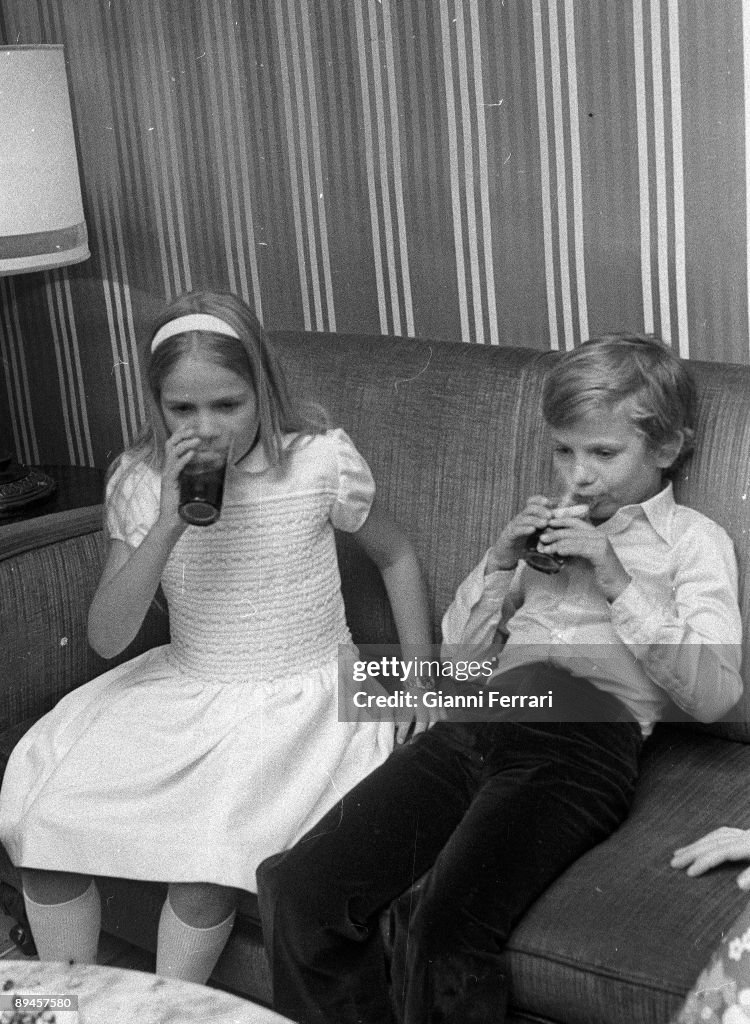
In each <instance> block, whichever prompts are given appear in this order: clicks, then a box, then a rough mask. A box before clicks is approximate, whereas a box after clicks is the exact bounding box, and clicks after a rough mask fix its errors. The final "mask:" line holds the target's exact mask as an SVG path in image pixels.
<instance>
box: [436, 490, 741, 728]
mask: <svg viewBox="0 0 750 1024" xmlns="http://www.w3.org/2000/svg"><path fill="white" fill-rule="evenodd" d="M597 529H598V530H601V531H603V532H604V533H606V535H607V536H608V537H609V539H610V542H611V544H612V547H613V548H614V551H615V553H616V555H617V557H618V558H619V559H620V561H621V562H622V564H623V566H624V568H625V569H626V571H627V572H628V574H629V575H630V577H631V582H630V583H629V584H628V586H627V587H626V588H625V590H624V591H623V592H622V594H620V596H619V597H618V598H617V599H616V600H615V601H613V602H612V603H611V604H610V603H609V602H608V601H607V600H606V598H605V597H604V594H603V593H602V591H601V590H600V588H599V586H598V584H597V582H596V579H595V576H594V571H593V568H592V566H591V564H590V563H589V562H587V561H586V560H585V559H582V558H573V559H570V560H569V561H568V563H567V564H566V565H565V567H564V568H563V569H562V570H561V572H559V573H558V574H557V575H550V576H548V575H545V574H544V573H541V572H539V571H538V570H536V569H532V568H530V567H529V566H527V565H526V563H525V562H519V563H518V566H517V567H516V569H511V570H508V571H503V570H500V571H497V572H493V573H490V574H489V575H485V567H486V563H487V557H488V554H489V552H487V554H485V556H484V558H483V559H482V561H481V562H480V563H479V565H478V566H477V567H476V568H475V569H474V570H473V571H472V572H471V573H470V574H469V575H468V576H467V578H466V579H465V580H464V581H463V583H462V584H461V586H460V587H459V588H458V592H457V593H456V597H455V599H454V601H453V603H452V604H451V606H450V607H449V608H448V610H447V612H446V613H445V616H444V617H443V657H444V658H445V659H446V660H448V661H455V660H456V658H458V657H460V658H464V657H470V658H474V659H478V660H481V652H482V651H485V650H486V648H487V647H488V646H489V645H490V644H491V643H493V642H495V641H496V640H498V639H502V637H503V636H507V641H506V643H505V646H504V647H503V649H502V652H501V653H500V656H499V660H498V666H497V670H496V671H497V672H498V673H500V672H505V671H507V670H508V669H510V668H514V667H516V666H518V665H522V664H529V663H531V662H539V661H544V662H549V663H551V664H554V665H557V666H560V667H562V668H566V669H569V670H570V671H571V672H574V673H575V674H576V675H578V676H583V677H585V678H587V679H589V680H590V681H591V682H592V683H594V685H596V686H597V687H599V688H600V689H601V690H603V691H606V692H608V693H612V694H614V695H615V696H616V697H618V698H619V699H620V700H621V701H622V702H623V704H625V705H626V707H627V708H628V709H629V710H630V711H631V712H632V714H633V715H634V716H635V718H636V719H637V720H638V722H639V723H640V725H641V729H642V730H643V733H644V735H648V734H649V733H650V731H651V729H652V728H653V725H654V723H655V722H657V721H659V719H660V718H661V717H663V715H664V712H665V709H666V708H667V707H668V705H669V702H670V700H671V701H673V702H674V704H676V705H677V706H678V707H680V708H682V710H683V711H686V712H687V713H688V714H689V715H691V716H693V717H694V718H696V719H698V720H699V721H701V722H712V721H715V720H716V719H718V718H720V717H721V716H722V715H724V714H726V712H727V711H729V709H730V708H731V707H733V706H734V705H735V704H736V703H737V701H738V700H739V699H740V697H741V695H742V680H741V677H740V662H741V657H742V648H741V644H742V621H741V617H740V610H739V606H738V601H737V561H736V558H735V554H734V548H733V547H732V542H731V540H730V539H729V537H728V536H727V534H726V533H725V531H724V530H723V529H722V528H721V527H720V526H719V525H718V524H717V523H715V522H713V520H711V519H709V518H708V517H707V516H704V515H702V514H701V513H700V512H696V511H695V510H694V509H691V508H687V507H686V506H684V505H678V504H677V503H676V502H675V500H674V496H673V493H672V485H671V484H669V485H668V486H667V487H665V488H664V490H663V491H661V492H660V493H659V494H657V495H655V496H654V497H653V498H649V499H648V500H647V501H644V502H642V503H641V504H639V505H626V506H623V507H622V508H620V509H618V511H617V512H616V513H615V514H614V515H613V516H612V517H611V518H610V519H608V520H607V521H606V522H604V523H602V524H600V525H599V526H598V527H597Z"/></svg>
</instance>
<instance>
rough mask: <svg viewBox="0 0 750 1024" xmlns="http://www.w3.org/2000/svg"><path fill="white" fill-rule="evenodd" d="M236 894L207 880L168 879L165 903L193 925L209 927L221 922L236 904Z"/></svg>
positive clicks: (232, 890) (237, 896) (186, 922)
mask: <svg viewBox="0 0 750 1024" xmlns="http://www.w3.org/2000/svg"><path fill="white" fill-rule="evenodd" d="M238 898H239V893H238V891H237V890H236V889H230V888H228V887H227V886H223V885H214V884H212V883H210V882H172V883H171V884H170V886H169V902H170V903H171V905H172V910H174V912H175V914H176V915H177V916H178V917H179V919H180V920H181V921H184V923H185V924H188V925H190V926H191V927H193V928H212V927H213V926H214V925H217V924H220V923H221V922H222V921H225V920H226V919H227V918H228V917H229V915H230V914H231V913H232V911H233V910H235V909H236V907H237V900H238Z"/></svg>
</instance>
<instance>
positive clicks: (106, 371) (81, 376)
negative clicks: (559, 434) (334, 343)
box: [0, 0, 750, 465]
mask: <svg viewBox="0 0 750 1024" xmlns="http://www.w3.org/2000/svg"><path fill="white" fill-rule="evenodd" d="M0 42H2V43H4V44H8V43H21V44H24V43H36V42H42V43H62V44H64V46H65V48H66V59H67V65H68V70H69V80H70V85H71V102H72V108H73V115H74V122H75V128H76V140H77V146H78V154H79V162H80V167H81V177H82V188H83V196H84V208H85V212H86V218H87V223H88V228H89V237H90V245H91V251H92V256H91V259H90V260H89V261H88V262H87V263H86V264H82V265H80V266H78V267H71V268H69V269H67V270H63V271H60V272H58V273H57V274H55V275H51V276H44V275H26V276H24V277H19V278H17V279H13V280H12V281H8V282H0V303H1V304H2V308H1V309H0V326H1V327H2V334H1V335H0V375H2V379H0V433H1V435H2V443H3V445H4V446H8V445H10V444H13V445H14V446H15V448H16V450H17V452H18V455H19V457H21V458H22V459H23V460H25V461H37V460H38V461H40V462H44V461H47V462H51V463H54V462H58V461H70V462H78V463H83V464H90V463H92V462H93V463H96V464H99V465H103V464H105V463H106V462H108V461H109V460H110V459H111V457H112V455H113V454H115V453H116V452H117V451H119V450H121V449H122V448H123V447H124V446H126V445H128V444H130V443H132V441H133V439H134V438H135V436H136V435H137V433H138V431H139V430H140V428H141V426H142V424H143V422H144V417H145V413H146V408H147V403H146V400H145V398H146V396H145V395H144V392H143V385H142V383H141V367H140V366H139V347H140V346H142V345H144V344H145V343H146V341H147V338H148V333H149V328H150V325H151V323H152V321H153V318H154V316H155V315H156V314H157V313H158V312H159V311H160V310H161V309H162V308H163V306H164V303H165V301H167V300H169V299H171V298H172V297H174V296H175V295H177V294H178V293H180V292H183V291H186V290H188V289H191V288H211V289H219V290H221V289H227V290H231V291H235V292H237V293H238V294H239V295H241V296H242V297H243V298H245V299H246V300H247V301H248V302H249V303H250V304H251V305H252V306H253V307H254V308H255V309H256V311H257V312H258V314H259V316H260V317H261V318H262V322H263V323H264V325H265V326H266V327H267V328H269V329H272V330H273V329H274V328H279V329H293V328H296V327H301V328H307V329H311V330H321V331H335V330H337V329H338V330H342V331H346V332H347V333H350V332H351V333H358V334H377V333H386V334H394V335H406V336H411V335H414V336H421V337H430V338H445V339H447V340H450V341H461V342H470V343H478V344H491V345H506V344H521V345H526V346H532V347H535V348H539V349H545V348H552V349H570V348H571V347H573V346H575V345H577V344H579V343H580V341H581V340H582V339H583V338H585V337H588V336H590V335H592V334H597V333H602V332H604V331H609V330H646V331H654V332H657V333H659V334H661V335H662V336H663V337H664V338H665V339H667V340H668V341H669V342H670V343H671V344H672V345H673V346H674V348H675V350H676V351H679V353H680V354H682V355H683V356H692V357H698V358H707V359H711V358H720V359H726V360H736V361H739V362H748V361H750V342H749V341H748V336H750V327H749V326H748V322H749V316H748V307H749V304H750V241H749V239H750V212H749V211H750V156H749V155H748V154H749V153H750V143H749V142H748V140H749V139H750V112H749V111H750V15H748V10H747V3H746V2H745V0H722V3H721V4H717V3H715V2H713V0H692V2H691V3H689V4H687V3H681V2H680V0H626V2H622V0H587V2H585V3H583V2H576V0H503V2H501V3H483V2H482V0H435V2H434V3H429V4H428V3H424V2H422V0H350V2H349V3H346V4H341V3H334V2H333V0H316V2H312V0H278V2H270V0H259V2H257V3H247V2H246V0H225V2H223V3H221V4H217V3H211V2H210V0H195V2H194V3H191V4H181V3H179V0H131V3H128V4H124V3H111V4H110V3H101V2H99V0H35V2H34V3H29V2H28V0H4V4H3V16H2V19H0ZM743 208H744V213H741V212H740V211H742V210H743Z"/></svg>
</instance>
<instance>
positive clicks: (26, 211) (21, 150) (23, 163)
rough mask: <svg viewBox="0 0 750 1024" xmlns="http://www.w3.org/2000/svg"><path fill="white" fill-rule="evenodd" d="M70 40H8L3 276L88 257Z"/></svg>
mask: <svg viewBox="0 0 750 1024" xmlns="http://www.w3.org/2000/svg"><path fill="white" fill-rule="evenodd" d="M90 255H91V254H90V253H89V246H88V234H87V231H86V222H85V221H84V218H83V204H82V202H81V185H80V181H79V178H78V162H77V160H76V148H75V139H74V137H73V119H72V116H71V112H70V97H69V95H68V79H67V76H66V74H65V56H64V53H63V47H62V46H54V45H53V46H41V45H40V46H0V275H6V274H23V273H26V272H27V271H35V270H50V269H52V268H54V267H63V266H66V265H67V264H69V263H80V262H81V260H85V259H88V257H89V256H90Z"/></svg>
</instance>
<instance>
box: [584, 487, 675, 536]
mask: <svg viewBox="0 0 750 1024" xmlns="http://www.w3.org/2000/svg"><path fill="white" fill-rule="evenodd" d="M675 505H676V502H675V500H674V491H673V489H672V482H671V480H670V482H669V483H668V484H667V486H666V487H664V488H663V489H662V490H661V491H659V493H658V494H654V495H653V497H651V498H647V499H646V501H641V502H639V503H638V504H637V505H623V506H622V508H618V510H617V511H616V512H615V514H614V515H613V516H611V517H610V518H609V519H608V520H607V521H606V522H605V523H602V526H603V527H604V528H605V530H606V531H607V533H610V532H611V533H620V531H621V530H624V529H625V527H626V526H628V525H629V524H630V523H632V522H633V521H634V520H635V519H636V518H638V517H640V516H645V517H646V519H647V520H648V521H649V523H650V524H651V526H652V527H653V529H654V530H655V531H656V532H657V533H658V534H659V536H660V537H661V538H662V539H663V540H665V541H667V543H669V541H670V536H671V529H670V527H671V523H672V517H673V513H674V508H675ZM610 524H611V525H610ZM607 527H609V529H607Z"/></svg>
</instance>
